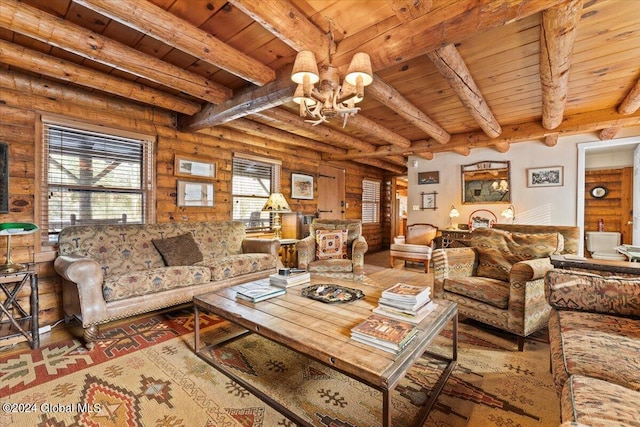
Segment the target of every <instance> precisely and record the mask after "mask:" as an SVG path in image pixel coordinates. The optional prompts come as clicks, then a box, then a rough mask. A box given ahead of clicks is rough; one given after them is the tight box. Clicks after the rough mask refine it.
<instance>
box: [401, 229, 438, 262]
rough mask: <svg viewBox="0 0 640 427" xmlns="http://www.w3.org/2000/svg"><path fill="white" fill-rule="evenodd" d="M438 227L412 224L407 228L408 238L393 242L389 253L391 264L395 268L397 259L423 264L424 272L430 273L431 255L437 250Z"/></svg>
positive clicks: (402, 237)
mask: <svg viewBox="0 0 640 427" xmlns="http://www.w3.org/2000/svg"><path fill="white" fill-rule="evenodd" d="M437 233H438V227H436V226H435V225H431V224H412V225H408V226H407V232H406V236H398V237H395V238H394V239H393V240H394V242H393V244H392V245H391V247H390V251H389V264H390V265H391V268H393V263H394V261H395V260H396V259H403V260H404V261H405V263H406V261H413V262H421V263H423V264H424V272H425V273H428V272H429V263H430V262H431V254H432V253H433V250H434V249H435V244H434V239H435V237H436V234H437Z"/></svg>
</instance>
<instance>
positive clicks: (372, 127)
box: [347, 114, 411, 148]
mask: <svg viewBox="0 0 640 427" xmlns="http://www.w3.org/2000/svg"><path fill="white" fill-rule="evenodd" d="M347 125H348V126H353V127H355V128H357V129H359V130H361V131H362V132H365V133H368V134H369V135H372V136H375V137H376V138H379V139H381V140H383V141H387V142H388V143H389V144H391V145H395V146H398V147H405V148H407V147H410V146H411V141H409V140H408V139H407V138H405V137H403V136H401V135H398V134H397V133H395V132H392V131H391V130H389V129H387V128H386V127H384V126H381V125H379V124H378V123H376V122H374V121H373V120H371V119H368V118H367V117H365V116H363V115H362V114H356V115H355V116H353V117H350V118H349V121H348V122H347Z"/></svg>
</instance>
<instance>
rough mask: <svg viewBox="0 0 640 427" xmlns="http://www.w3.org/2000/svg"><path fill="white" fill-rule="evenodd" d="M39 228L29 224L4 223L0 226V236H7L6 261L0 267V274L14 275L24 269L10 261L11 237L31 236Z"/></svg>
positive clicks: (21, 265) (22, 265) (23, 266)
mask: <svg viewBox="0 0 640 427" xmlns="http://www.w3.org/2000/svg"><path fill="white" fill-rule="evenodd" d="M39 229H40V227H38V226H37V225H35V224H32V223H30V222H5V223H2V224H0V236H7V261H6V262H5V263H4V264H2V265H0V272H2V273H15V272H17V271H20V270H23V269H25V268H26V266H25V265H24V264H17V263H14V262H13V261H12V260H11V236H20V235H23V234H31V233H35V232H36V231H38V230H39Z"/></svg>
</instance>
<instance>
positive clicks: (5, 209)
mask: <svg viewBox="0 0 640 427" xmlns="http://www.w3.org/2000/svg"><path fill="white" fill-rule="evenodd" d="M0 213H9V145H7V144H5V143H0Z"/></svg>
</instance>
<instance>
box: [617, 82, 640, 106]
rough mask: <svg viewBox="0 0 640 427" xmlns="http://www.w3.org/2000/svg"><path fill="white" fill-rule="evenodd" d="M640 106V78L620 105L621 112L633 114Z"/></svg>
mask: <svg viewBox="0 0 640 427" xmlns="http://www.w3.org/2000/svg"><path fill="white" fill-rule="evenodd" d="M638 108H640V79H638V81H637V82H636V85H635V86H634V87H633V89H631V91H630V92H629V93H628V94H627V96H626V98H624V101H622V104H620V106H619V107H618V111H619V112H620V114H633V113H635V112H636V111H637V110H638Z"/></svg>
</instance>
